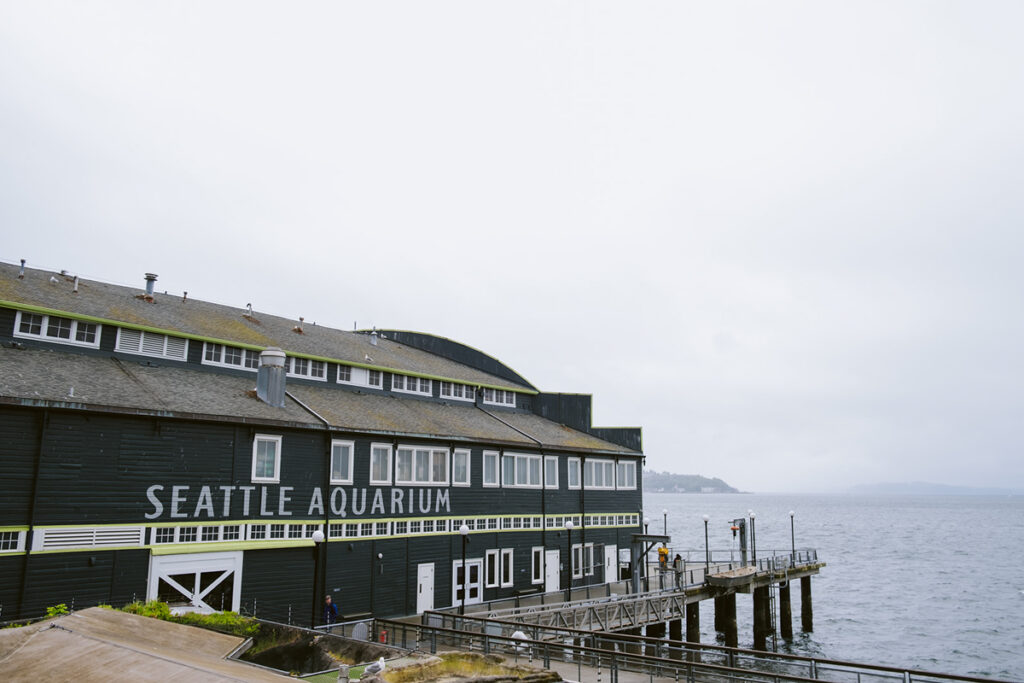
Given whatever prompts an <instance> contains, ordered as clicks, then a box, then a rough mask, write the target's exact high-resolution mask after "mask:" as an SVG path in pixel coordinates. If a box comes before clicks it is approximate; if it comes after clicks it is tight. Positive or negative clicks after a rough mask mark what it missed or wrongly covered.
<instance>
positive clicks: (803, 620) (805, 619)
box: [800, 576, 814, 632]
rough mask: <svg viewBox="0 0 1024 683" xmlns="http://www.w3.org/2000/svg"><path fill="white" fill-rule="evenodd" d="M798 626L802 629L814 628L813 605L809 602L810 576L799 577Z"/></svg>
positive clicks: (810, 629) (809, 629) (811, 629)
mask: <svg viewBox="0 0 1024 683" xmlns="http://www.w3.org/2000/svg"><path fill="white" fill-rule="evenodd" d="M800 626H801V628H803V630H804V631H806V632H810V631H813V630H814V605H812V604H811V577H809V576H804V577H802V578H801V579H800Z"/></svg>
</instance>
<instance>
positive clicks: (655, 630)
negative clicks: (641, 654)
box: [646, 621, 665, 657]
mask: <svg viewBox="0 0 1024 683" xmlns="http://www.w3.org/2000/svg"><path fill="white" fill-rule="evenodd" d="M647 637H648V638H657V639H659V640H664V639H665V622H664V621H660V622H658V623H656V624H647ZM646 649H647V652H646V654H647V656H648V657H657V656H658V643H656V642H648V643H647V648H646Z"/></svg>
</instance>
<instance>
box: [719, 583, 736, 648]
mask: <svg viewBox="0 0 1024 683" xmlns="http://www.w3.org/2000/svg"><path fill="white" fill-rule="evenodd" d="M715 630H716V631H718V632H719V633H721V634H722V635H723V636H724V637H725V644H726V646H728V647H738V646H739V637H738V634H737V629H736V594H735V593H729V594H728V595H720V596H718V597H717V598H715Z"/></svg>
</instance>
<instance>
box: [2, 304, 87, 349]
mask: <svg viewBox="0 0 1024 683" xmlns="http://www.w3.org/2000/svg"><path fill="white" fill-rule="evenodd" d="M100 329H101V326H100V325H98V324H96V323H87V322H84V321H82V320H74V319H73V318H61V317H60V316H56V315H47V314H45V313H28V312H26V311H18V313H17V314H16V315H15V316H14V336H15V337H32V338H35V339H45V340H47V341H53V342H57V343H58V344H74V345H76V346H89V347H91V348H94V349H95V348H99V345H100Z"/></svg>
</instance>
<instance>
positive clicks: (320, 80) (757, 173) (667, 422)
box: [0, 0, 1024, 491]
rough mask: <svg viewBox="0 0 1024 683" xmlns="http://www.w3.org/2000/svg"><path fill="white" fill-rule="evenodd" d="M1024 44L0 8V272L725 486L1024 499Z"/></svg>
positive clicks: (532, 10)
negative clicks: (291, 325)
mask: <svg viewBox="0 0 1024 683" xmlns="http://www.w3.org/2000/svg"><path fill="white" fill-rule="evenodd" d="M1022 30H1024V3H1021V2H1019V1H1017V0H1014V1H1011V2H941V1H936V0H927V1H922V2H892V1H891V0H886V1H884V2H868V1H865V0H856V1H850V2H846V3H839V2H820V1H819V0H809V1H808V2H729V3H723V2H707V3H693V2H682V1H671V2H625V1H623V2H586V3H584V2H580V1H573V2H565V1H563V2H554V1H548V0H545V1H543V2H525V1H522V0H517V1H515V2H481V1H479V0H470V1H466V2H438V1H430V2H425V1H422V0H417V1H414V2H360V3H355V2H338V1H334V2H304V3H259V2H251V1H247V2H173V3H171V2H165V3H139V2H121V3H100V2H81V1H75V2H42V1H38V0H33V2H24V1H22V0H0V225H2V231H3V232H2V234H3V239H2V240H0V260H4V261H9V262H17V260H18V259H19V258H26V259H28V261H29V264H30V265H33V266H37V267H49V268H54V269H61V268H65V269H68V270H69V271H71V272H73V273H77V274H81V275H83V276H85V277H91V278H95V279H102V280H106V281H110V282H116V283H119V284H137V285H138V286H140V287H142V286H143V284H144V283H143V279H142V276H143V273H145V272H147V271H151V272H155V273H158V274H159V276H160V279H159V281H158V283H157V289H158V290H161V291H162V290H164V289H167V290H169V291H172V292H182V291H185V290H187V291H188V292H189V296H190V297H193V298H201V299H208V300H212V301H217V302H220V303H226V304H233V305H237V306H239V307H242V306H244V305H245V304H246V303H248V302H252V304H253V306H254V308H255V309H256V310H262V311H265V312H269V313H275V314H279V315H284V316H295V317H298V316H300V315H301V316H304V317H305V318H306V320H315V321H317V322H318V323H320V324H326V325H331V326H335V327H340V328H343V329H352V326H353V324H358V325H359V327H361V328H362V327H369V326H371V325H375V326H377V327H394V328H402V329H412V330H418V331H424V332H430V333H433V334H438V335H442V336H446V337H450V338H453V339H456V340H458V341H461V342H463V343H466V344H469V345H471V346H474V347H476V348H479V349H481V350H482V351H485V352H487V353H489V354H491V355H493V356H496V357H497V358H499V359H500V360H502V361H504V362H505V363H507V364H508V365H510V366H511V367H512V368H514V369H515V370H517V371H519V372H520V373H522V374H523V375H524V376H525V377H527V378H528V379H529V380H530V381H531V382H533V383H534V384H535V385H536V386H538V387H539V388H541V389H542V390H546V391H564V392H579V393H590V394H593V396H594V417H595V424H597V425H601V426H642V427H643V430H644V450H645V452H646V454H647V465H648V467H650V468H653V469H656V470H668V471H672V472H678V473H694V474H704V475H705V476H719V477H722V478H724V479H725V480H726V481H727V482H728V483H730V484H732V485H734V486H737V487H739V488H742V489H745V490H754V491H824V490H835V489H842V488H844V487H846V486H849V485H852V484H857V483H868V482H881V481H911V480H921V481H931V482H938V483H946V484H963V485H975V486H1002V487H1013V488H1024V464H1022V463H1024V458H1022V446H1024V434H1022V424H1024V419H1022V415H1021V413H1022V406H1024V400H1022V399H1024V388H1022V387H1024V373H1022V370H1021V367H1022V365H1024V364H1022V359H1021V349H1024V323H1022V310H1021V309H1022V306H1021V298H1022V297H1021V293H1022V284H1024V282H1022V281H1024V272H1022V270H1024V269H1022V256H1024V237H1022V231H1021V219H1022V217H1024V191H1022V188H1024V170H1022V169H1024V166H1022V158H1024V149H1022V147H1024V142H1022V141H1024V135H1022V133H1024V95H1022V93H1024V88H1022V84H1024V41H1022V40H1021V35H1022Z"/></svg>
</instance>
